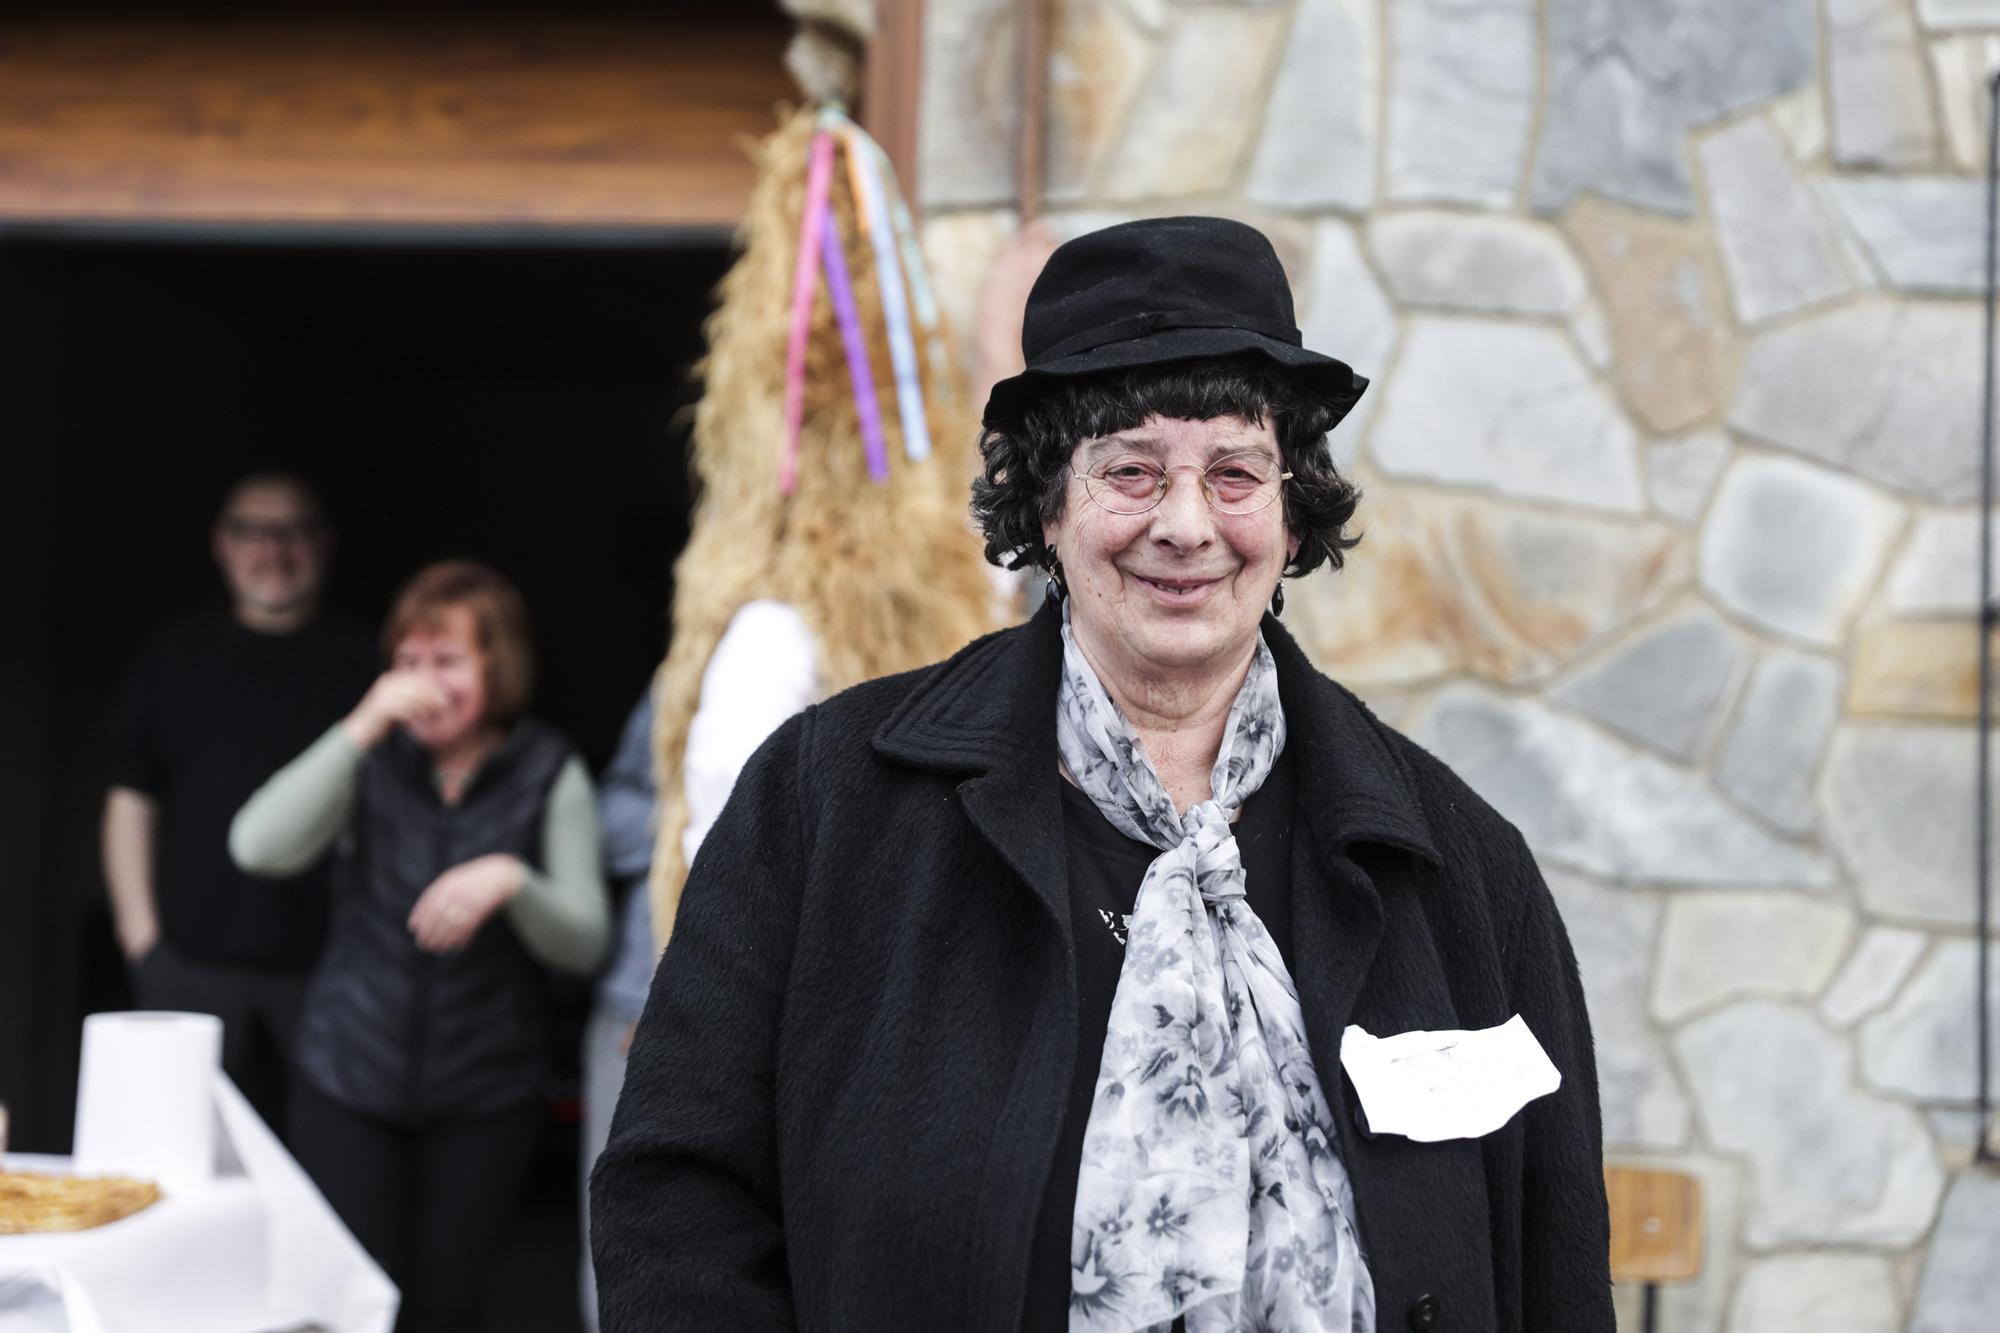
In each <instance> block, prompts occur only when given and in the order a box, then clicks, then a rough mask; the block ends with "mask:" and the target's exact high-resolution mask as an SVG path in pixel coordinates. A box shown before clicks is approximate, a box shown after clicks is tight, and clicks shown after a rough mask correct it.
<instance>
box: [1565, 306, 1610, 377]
mask: <svg viewBox="0 0 2000 1333" xmlns="http://www.w3.org/2000/svg"><path fill="white" fill-rule="evenodd" d="M1569 335H1570V337H1572V338H1574V339H1576V348H1577V350H1578V351H1579V352H1582V353H1583V359H1584V360H1585V361H1588V362H1589V363H1590V368H1591V369H1592V370H1596V371H1605V370H1609V369H1611V363H1612V362H1613V361H1614V360H1616V359H1617V356H1618V349H1617V348H1616V347H1615V346H1613V345H1612V342H1611V322H1610V321H1609V320H1607V319H1605V317H1604V307H1603V306H1601V305H1599V304H1598V303H1597V302H1596V300H1595V299H1592V300H1589V301H1585V302H1584V303H1583V304H1582V305H1580V306H1578V307H1577V310H1576V314H1575V315H1573V316H1572V317H1571V318H1570V321H1569Z"/></svg>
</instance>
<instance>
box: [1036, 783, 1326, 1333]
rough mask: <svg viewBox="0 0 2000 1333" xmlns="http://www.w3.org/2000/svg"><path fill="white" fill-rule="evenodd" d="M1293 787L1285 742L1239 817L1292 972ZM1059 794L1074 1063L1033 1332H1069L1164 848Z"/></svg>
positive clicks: (1244, 849)
mask: <svg viewBox="0 0 2000 1333" xmlns="http://www.w3.org/2000/svg"><path fill="white" fill-rule="evenodd" d="M1294 796H1295V780H1294V772H1293V765H1292V756H1291V751H1290V750H1289V749H1287V750H1284V751H1281V752H1280V753H1279V755H1278V760H1277V763H1276V764H1274V765H1273V766H1272V769H1271V772H1270V774H1269V775H1268V776H1267V777H1266V778H1265V779H1264V785H1263V786H1262V787H1260V788H1258V789H1257V791H1256V793H1255V794H1253V795H1252V796H1251V797H1250V798H1249V799H1248V800H1246V801H1245V802H1243V813H1242V814H1241V815H1240V816H1239V817H1238V818H1237V821H1236V845H1237V849H1238V851H1239V853H1240V855H1241V856H1242V858H1243V871H1244V876H1245V883H1244V896H1245V897H1246V898H1248V900H1249V903H1250V908H1251V910H1252V911H1254V912H1256V914H1257V917H1258V919H1259V920H1260V921H1262V922H1263V923H1264V928H1265V929H1266V930H1268V931H1270V932H1271V940H1272V942H1273V943H1275V944H1276V945H1277V946H1278V953H1279V954H1280V955H1281V956H1282V957H1283V958H1284V960H1285V967H1286V969H1287V970H1288V971H1289V970H1290V969H1291V968H1292V806H1293V800H1294ZM1062 801H1063V840H1064V842H1065V844H1066V847H1067V852H1068V855H1067V861H1068V870H1069V910H1070V922H1071V929H1072V930H1073V931H1074V932H1075V934H1076V990H1077V1011H1076V1017H1077V1042H1076V1072H1075V1075H1074V1077H1073V1079H1072V1081H1071V1083H1070V1094H1069V1107H1068V1109H1067V1111H1066V1112H1065V1113H1064V1115H1063V1124H1062V1133H1061V1137H1060V1138H1059V1139H1058V1140H1057V1143H1056V1155H1055V1164H1054V1166H1052V1167H1051V1168H1050V1170H1049V1182H1048V1185H1047V1187H1046V1188H1045V1189H1044V1190H1043V1192H1042V1210H1041V1213H1040V1215H1039V1217H1038V1218H1037V1219H1036V1223H1035V1239H1034V1246H1033V1249H1032V1251H1031V1252H1030V1256H1029V1260H1028V1296H1027V1303H1026V1306H1025V1310H1024V1314H1023V1318H1022V1322H1021V1327H1022V1328H1023V1329H1024V1330H1026V1331H1027V1333H1067V1330H1068V1328H1069V1289H1070V1222H1071V1217H1072V1215H1073V1214H1074V1213H1075V1211H1076V1175H1077V1171H1078V1170H1079V1168H1080V1167H1081V1165H1082V1163H1083V1131H1084V1128H1085V1127H1086V1126H1087V1125H1088V1124H1089V1123H1090V1103H1091V1099H1092V1097H1093V1096H1094V1095H1095V1093H1096V1091H1097V1066H1098V1063H1099V1060H1100V1059H1101V1057H1102V1056H1103V1054H1104V1033H1105V1029H1106V1028H1108V1027H1110V1025H1111V1001H1112V998H1113V996H1114V995H1115V994H1116V993H1117V990H1118V971H1119V969H1120V968H1121V967H1122V966H1124V963H1125V923H1126V920H1127V918H1129V917H1130V916H1131V914H1132V908H1133V906H1134V904H1136V903H1137V902H1138V900H1139V885H1140V883H1141V882H1142V881H1143V880H1144V879H1145V877H1146V867H1147V866H1150V865H1151V864H1152V863H1153V860H1154V858H1155V857H1157V856H1159V854H1160V853H1159V850H1158V849H1157V848H1155V847H1151V846H1148V845H1147V844H1146V843H1143V842H1134V841H1132V840H1131V839H1130V838H1127V837H1126V836H1125V835H1124V834H1123V833H1120V832H1119V831H1118V830H1117V829H1116V828H1114V827H1112V825H1111V822H1110V821H1109V820H1107V819H1106V818H1105V817H1104V815H1103V813H1102V812H1101V811H1099V810H1098V808H1097V806H1096V805H1094V804H1093V803H1092V802H1091V799H1090V798H1089V797H1088V796H1085V795H1084V794H1083V793H1082V792H1080V791H1078V790H1077V789H1076V788H1075V787H1073V786H1071V785H1070V784H1069V783H1068V782H1064V783H1063V784H1062Z"/></svg>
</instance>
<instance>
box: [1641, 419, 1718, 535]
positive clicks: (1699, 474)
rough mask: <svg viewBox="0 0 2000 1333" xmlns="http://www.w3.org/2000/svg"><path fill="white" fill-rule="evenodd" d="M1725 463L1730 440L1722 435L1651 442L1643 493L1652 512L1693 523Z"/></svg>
mask: <svg viewBox="0 0 2000 1333" xmlns="http://www.w3.org/2000/svg"><path fill="white" fill-rule="evenodd" d="M1728 463H1729V437H1728V436H1726V435H1724V434H1723V433H1722V432H1721V431H1714V430H1708V431H1700V432H1697V433H1696V434H1693V435H1683V436H1681V437H1680V438H1679V439H1674V440H1655V441H1653V443H1652V444H1651V446H1649V447H1648V448H1647V450H1646V489H1647V490H1648V491H1649V492H1650V493H1651V494H1652V497H1653V508H1655V509H1657V510H1659V511H1660V512H1661V513H1662V514H1665V515H1666V516H1667V517H1669V518H1677V519H1679V520H1680V521H1681V522H1683V523H1692V522H1694V521H1695V520H1696V519H1698V518H1700V517H1701V511H1702V509H1703V507H1704V506H1706V505H1707V504H1708V497H1709V495H1710V494H1711V493H1712V492H1713V491H1714V490H1715V483H1716V480H1717V479H1718V478H1720V477H1721V476H1722V469H1723V468H1724V467H1726V466H1727V465H1728Z"/></svg>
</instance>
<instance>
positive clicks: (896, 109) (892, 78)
mask: <svg viewBox="0 0 2000 1333" xmlns="http://www.w3.org/2000/svg"><path fill="white" fill-rule="evenodd" d="M923 79H924V0H877V3H876V6H875V37H874V40H872V41H870V42H869V44H868V66H867V69H866V70H865V72H864V74H863V78H862V92H861V125H862V128H864V129H866V130H867V131H868V133H869V134H871V135H872V136H874V138H875V141H876V142H877V143H879V144H881V145H882V148H883V151H885V152H886V153H888V154H889V161H890V162H891V163H893V164H894V166H895V168H896V179H897V182H898V183H899V184H900V185H901V186H902V188H903V195H904V197H905V198H907V199H908V200H909V201H910V208H911V209H912V210H913V211H915V210H916V209H917V201H918V200H919V199H920V198H921V197H922V196H921V192H920V190H919V186H920V185H921V182H920V181H919V180H918V179H917V133H918V129H919V118H918V114H917V108H918V103H919V101H920V99H921V98H922V95H923Z"/></svg>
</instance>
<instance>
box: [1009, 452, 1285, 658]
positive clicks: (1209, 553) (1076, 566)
mask: <svg viewBox="0 0 2000 1333" xmlns="http://www.w3.org/2000/svg"><path fill="white" fill-rule="evenodd" d="M1238 454H1252V455H1256V456H1259V457H1261V458H1262V459H1264V460H1265V461H1266V462H1267V464H1268V466H1269V467H1270V468H1271V469H1272V470H1276V469H1278V468H1279V467H1280V466H1281V461H1282V460H1281V455H1280V453H1279V450H1278V439H1277V435H1276V433H1275V432H1273V431H1272V429H1271V427H1270V425H1269V423H1268V422H1249V421H1244V420H1243V419H1241V418H1239V417H1217V418H1215V419H1214V420H1210V421H1184V420H1177V419H1169V418H1165V417H1159V416H1153V417H1148V418H1147V419H1146V420H1145V421H1143V422H1141V423H1140V424H1139V425H1137V426H1135V427H1134V428H1132V429H1131V430H1125V431H1119V432H1117V433H1115V434H1112V435H1107V436H1104V437H1102V438H1099V439H1091V440H1084V441H1082V442H1081V443H1079V444H1078V445H1077V447H1076V451H1075V453H1074V454H1073V455H1072V456H1071V458H1070V470H1071V473H1072V476H1071V477H1070V480H1069V489H1068V492H1067V494H1066V496H1065V497H1064V503H1063V512H1062V516H1061V517H1060V518H1058V519H1057V520H1056V521H1055V522H1053V523H1050V524H1048V525H1046V527H1045V529H1044V536H1045V537H1046V539H1047V541H1048V543H1049V544H1050V545H1051V546H1054V547H1055V548H1056V553H1057V556H1058V557H1059V558H1060V559H1061V561H1062V570H1063V578H1064V581H1065V582H1067V583H1068V585H1069V596H1070V619H1071V624H1072V625H1073V626H1074V628H1075V630H1076V633H1077V635H1078V638H1079V640H1080V642H1081V643H1082V645H1083V647H1084V649H1085V651H1086V653H1088V655H1089V656H1090V658H1091V660H1092V662H1093V664H1094V665H1095V666H1096V667H1097V668H1098V669H1099V670H1100V671H1103V672H1108V673H1110V674H1111V675H1112V676H1113V677H1114V678H1117V679H1123V680H1128V681H1130V682H1132V684H1133V685H1134V686H1136V685H1137V684H1138V683H1139V682H1141V681H1154V682H1165V681H1166V680H1168V679H1170V678H1172V677H1176V676H1195V675H1200V674H1204V673H1206V672H1208V671H1211V670H1217V669H1226V668H1228V667H1231V666H1234V665H1235V664H1237V663H1238V662H1239V661H1240V660H1243V659H1247V658H1248V656H1249V654H1250V651H1251V645H1252V644H1253V643H1254V642H1255V641H1256V637H1257V626H1258V622H1259V621H1261V620H1262V619H1263V615H1264V610H1265V608H1266V607H1267V606H1269V605H1270V602H1271V594H1272V592H1273V591H1274V590H1275V589H1276V588H1277V586H1278V579H1279V577H1280V576H1281V575H1282V574H1283V573H1284V568H1285V565H1286V563H1287V562H1288V561H1289V560H1290V559H1291V557H1292V556H1293V555H1294V554H1296V553H1297V550H1298V541H1297V539H1296V538H1294V537H1293V536H1292V535H1291V533H1290V532H1289V531H1288V530H1287V528H1286V526H1285V506H1284V503H1283V501H1282V500H1274V501H1273V502H1272V503H1270V504H1269V505H1267V506H1265V507H1264V508H1262V509H1259V510H1257V511H1256V512H1255V513H1250V514H1222V513H1217V512H1216V511H1215V510H1214V509H1212V508H1211V507H1210V506H1209V503H1208V497H1207V495H1206V494H1204V492H1203V489H1202V482H1201V477H1200V475H1199V474H1201V473H1202V472H1204V471H1205V470H1206V469H1208V468H1209V467H1210V466H1212V465H1213V464H1214V463H1215V462H1216V461H1217V460H1218V459H1222V458H1226V457H1228V456H1230V455H1238ZM1121 462H1126V463H1135V464H1138V465H1141V466H1146V467H1152V468H1165V469H1171V471H1169V472H1168V473H1167V477H1168V486H1167V493H1166V495H1165V496H1164V497H1163V498H1162V499H1161V500H1160V502H1159V504H1157V505H1156V506H1155V507H1153V508H1152V509H1149V510H1147V511H1146V512H1145V513H1143V514H1114V513H1110V512H1108V511H1106V510H1105V509H1103V508H1101V507H1100V506H1099V505H1098V504H1096V503H1095V502H1093V501H1092V500H1091V498H1090V496H1089V493H1088V492H1087V491H1086V489H1085V487H1084V484H1083V482H1082V481H1080V480H1079V479H1078V478H1077V477H1076V476H1075V475H1074V474H1076V473H1101V472H1103V471H1104V470H1106V469H1109V468H1115V467H1116V466H1117V465H1118V464H1120V463H1121ZM1117 679H1114V681H1108V682H1107V684H1112V685H1114V688H1115V687H1116V684H1117Z"/></svg>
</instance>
